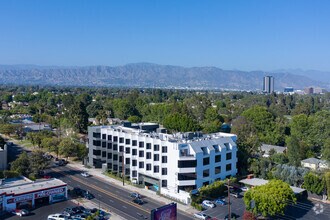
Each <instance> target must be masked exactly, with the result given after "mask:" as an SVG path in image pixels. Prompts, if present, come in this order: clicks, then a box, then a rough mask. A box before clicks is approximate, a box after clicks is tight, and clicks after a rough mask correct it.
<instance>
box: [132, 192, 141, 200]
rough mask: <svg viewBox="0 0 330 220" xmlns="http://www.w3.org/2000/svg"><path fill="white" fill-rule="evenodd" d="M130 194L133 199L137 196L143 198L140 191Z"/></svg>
mask: <svg viewBox="0 0 330 220" xmlns="http://www.w3.org/2000/svg"><path fill="white" fill-rule="evenodd" d="M129 196H130V197H131V198H133V199H135V198H139V199H141V195H140V194H139V193H131V194H129Z"/></svg>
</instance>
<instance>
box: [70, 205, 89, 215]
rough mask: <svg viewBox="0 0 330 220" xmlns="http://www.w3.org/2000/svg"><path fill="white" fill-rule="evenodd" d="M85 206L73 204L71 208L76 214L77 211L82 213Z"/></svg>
mask: <svg viewBox="0 0 330 220" xmlns="http://www.w3.org/2000/svg"><path fill="white" fill-rule="evenodd" d="M85 210H86V209H85V207H84V206H75V207H73V208H72V211H73V212H74V213H76V214H78V213H83V212H84V211H85Z"/></svg>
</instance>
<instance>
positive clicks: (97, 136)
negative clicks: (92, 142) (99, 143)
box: [93, 132, 101, 138]
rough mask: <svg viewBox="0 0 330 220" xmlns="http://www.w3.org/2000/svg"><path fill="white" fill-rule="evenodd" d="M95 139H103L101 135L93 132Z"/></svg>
mask: <svg viewBox="0 0 330 220" xmlns="http://www.w3.org/2000/svg"><path fill="white" fill-rule="evenodd" d="M93 137H94V138H101V133H97V132H93Z"/></svg>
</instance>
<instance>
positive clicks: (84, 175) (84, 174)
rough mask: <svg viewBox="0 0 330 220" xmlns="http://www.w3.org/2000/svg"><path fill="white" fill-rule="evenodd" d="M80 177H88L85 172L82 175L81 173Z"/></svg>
mask: <svg viewBox="0 0 330 220" xmlns="http://www.w3.org/2000/svg"><path fill="white" fill-rule="evenodd" d="M81 175H82V176H83V177H89V176H90V175H89V174H88V173H87V172H83V173H81Z"/></svg>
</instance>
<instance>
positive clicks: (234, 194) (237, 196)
mask: <svg viewBox="0 0 330 220" xmlns="http://www.w3.org/2000/svg"><path fill="white" fill-rule="evenodd" d="M230 195H231V196H233V197H235V198H240V194H239V193H238V192H230Z"/></svg>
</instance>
